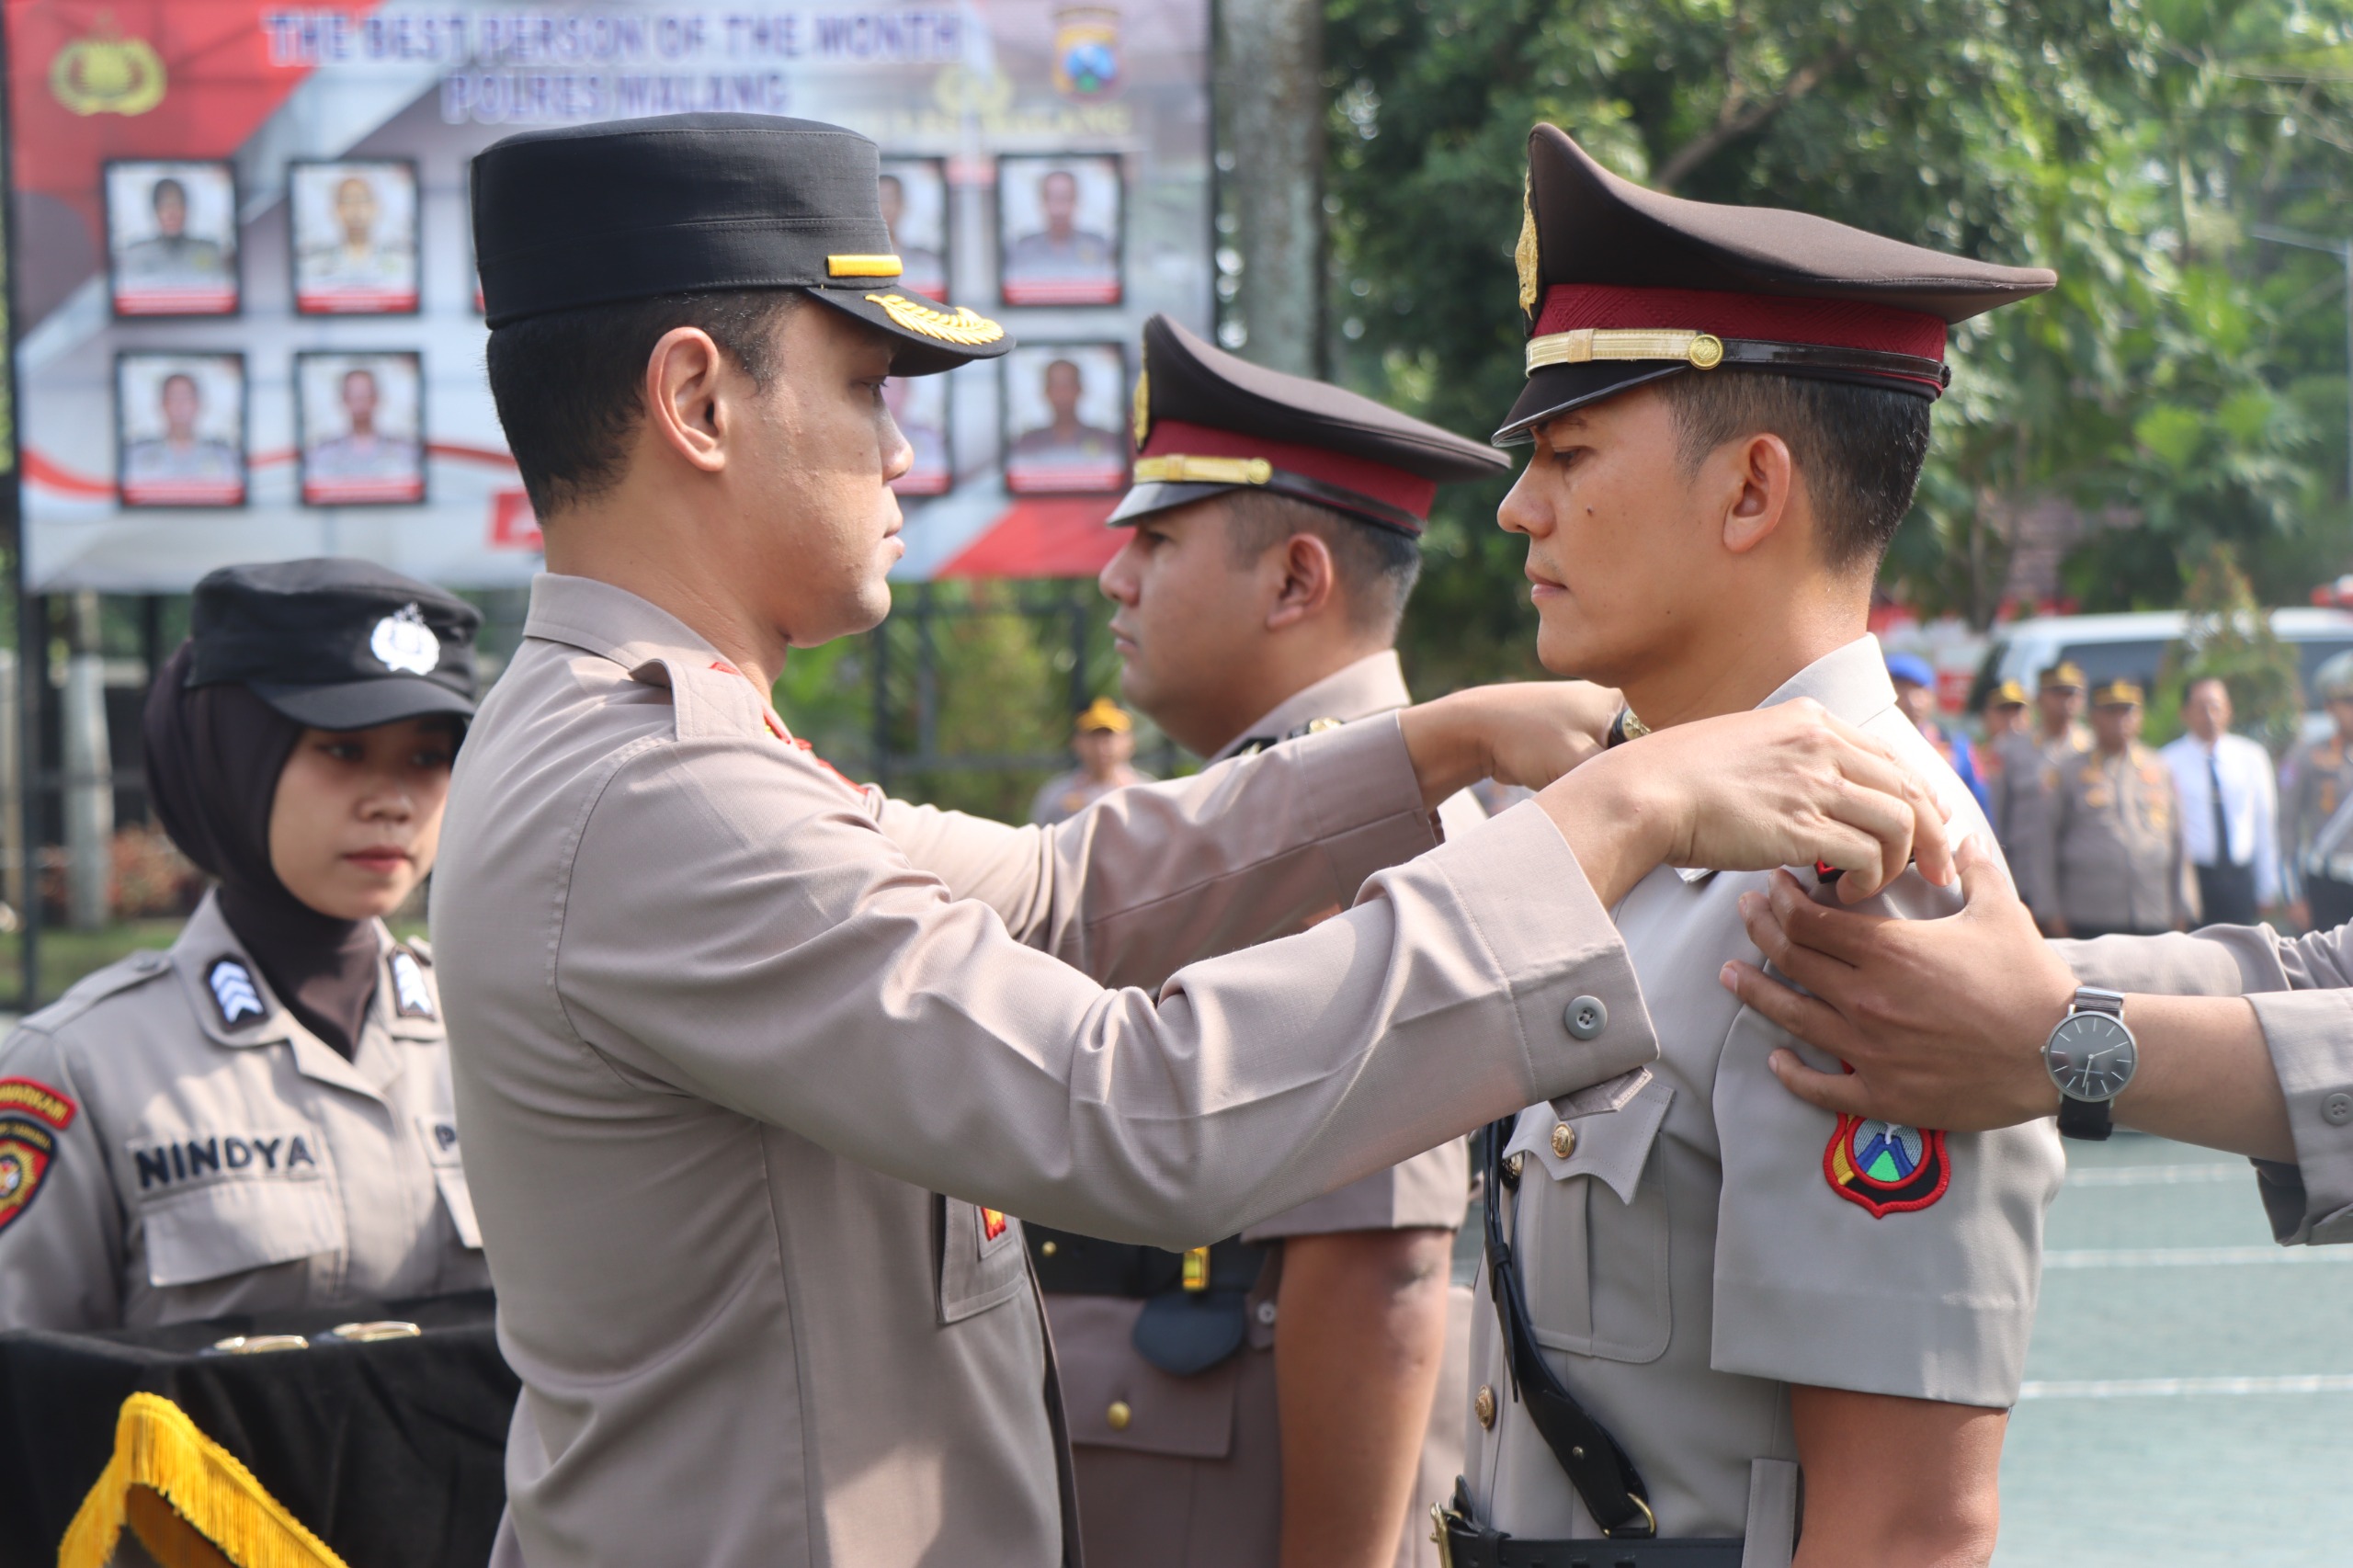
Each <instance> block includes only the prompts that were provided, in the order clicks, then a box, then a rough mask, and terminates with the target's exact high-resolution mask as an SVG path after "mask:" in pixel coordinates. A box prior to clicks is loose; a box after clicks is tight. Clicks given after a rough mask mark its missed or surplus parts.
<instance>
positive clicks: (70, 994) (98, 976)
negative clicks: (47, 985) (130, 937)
mask: <svg viewBox="0 0 2353 1568" xmlns="http://www.w3.org/2000/svg"><path fill="white" fill-rule="evenodd" d="M171 972H172V960H171V955H169V954H168V953H161V952H156V951H153V950H152V949H150V950H149V951H146V952H138V953H133V954H131V956H130V957H129V958H127V959H121V960H117V961H116V962H113V963H110V964H108V965H107V967H106V968H104V969H102V970H99V971H97V972H96V973H95V974H87V975H85V976H83V977H82V978H81V979H80V980H78V981H76V982H74V985H73V986H72V987H71V988H70V989H69V990H68V991H67V992H66V993H65V994H64V995H63V996H60V997H59V998H58V999H57V1000H56V1001H54V1002H51V1004H50V1005H49V1006H46V1007H43V1008H42V1009H41V1010H40V1011H39V1012H37V1013H35V1014H33V1015H32V1016H31V1017H28V1018H27V1019H25V1021H24V1027H25V1028H28V1029H39V1030H40V1031H41V1032H43V1033H44V1034H54V1033H55V1032H57V1030H59V1029H61V1028H64V1027H65V1026H66V1025H67V1024H70V1023H72V1022H73V1021H74V1019H76V1018H78V1017H81V1016H82V1015H83V1014H85V1013H86V1012H88V1011H89V1010H90V1009H91V1008H93V1007H95V1006H97V1005H98V1004H99V1003H101V1002H103V1001H105V1000H106V999H107V998H108V997H109V996H113V995H116V994H119V993H121V992H125V991H129V990H131V988H132V987H133V986H138V985H144V984H146V983H148V982H149V981H151V980H155V979H157V978H159V977H161V976H163V975H166V974H169V973H171Z"/></svg>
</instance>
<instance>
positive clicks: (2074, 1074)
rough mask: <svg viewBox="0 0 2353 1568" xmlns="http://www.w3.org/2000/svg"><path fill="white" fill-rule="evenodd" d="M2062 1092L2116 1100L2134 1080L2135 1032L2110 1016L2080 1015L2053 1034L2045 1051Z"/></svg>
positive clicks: (2071, 1018) (2077, 1095)
mask: <svg viewBox="0 0 2353 1568" xmlns="http://www.w3.org/2000/svg"><path fill="white" fill-rule="evenodd" d="M2042 1056H2043V1061H2044V1062H2046V1063H2047V1064H2048V1065H2049V1066H2050V1068H2051V1077H2052V1082H2054V1083H2056V1084H2057V1085H2059V1092H2060V1093H2061V1094H2063V1095H2065V1096H2068V1097H2070V1098H2072V1099H2078V1100H2104V1099H2109V1098H2111V1097H2113V1096H2115V1095H2117V1094H2118V1093H2119V1092H2120V1091H2121V1090H2122V1089H2123V1087H2124V1085H2127V1084H2129V1083H2131V1081H2132V1069H2133V1066H2134V1065H2135V1063H2136V1062H2137V1060H2138V1058H2137V1054H2136V1052H2135V1051H2134V1048H2133V1044H2132V1031H2131V1030H2130V1029H2128V1028H2125V1027H2124V1026H2123V1025H2122V1024H2121V1023H2120V1022H2119V1021H2117V1020H2116V1019H2114V1018H2112V1017H2109V1016H2108V1015H2107V1014H2106V1013H2077V1014H2075V1016H2074V1017H2070V1018H2068V1019H2067V1020H2066V1021H2065V1022H2063V1023H2062V1024H2061V1025H2060V1026H2059V1027H2058V1028H2055V1029H2053V1030H2052V1031H2051V1043H2050V1044H2049V1045H2048V1046H2046V1047H2045V1048H2044V1049H2043V1053H2042Z"/></svg>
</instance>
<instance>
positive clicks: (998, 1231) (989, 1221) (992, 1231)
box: [981, 1209, 1007, 1243]
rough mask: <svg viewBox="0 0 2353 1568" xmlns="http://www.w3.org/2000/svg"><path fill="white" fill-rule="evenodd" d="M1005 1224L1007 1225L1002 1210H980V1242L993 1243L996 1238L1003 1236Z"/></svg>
mask: <svg viewBox="0 0 2353 1568" xmlns="http://www.w3.org/2000/svg"><path fill="white" fill-rule="evenodd" d="M1006 1223H1007V1221H1006V1217H1005V1210H1002V1209H983V1210H981V1240H982V1241H983V1243H987V1242H993V1241H995V1240H996V1239H997V1237H999V1236H1001V1235H1003V1234H1005V1228H1006Z"/></svg>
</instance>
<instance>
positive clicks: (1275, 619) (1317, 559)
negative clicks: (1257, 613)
mask: <svg viewBox="0 0 2353 1568" xmlns="http://www.w3.org/2000/svg"><path fill="white" fill-rule="evenodd" d="M1268 560H1269V562H1270V563H1272V564H1275V565H1277V566H1279V568H1280V570H1281V572H1282V578H1281V581H1280V583H1279V585H1278V586H1277V589H1276V593H1275V602H1274V603H1273V605H1272V606H1270V607H1269V608H1267V631H1280V630H1282V629H1283V628H1284V627H1286V626H1292V625H1296V624H1297V623H1299V622H1300V621H1302V620H1305V619H1308V618H1309V617H1311V616H1313V615H1317V614H1320V613H1322V611H1323V609H1324V607H1325V606H1326V605H1328V604H1330V603H1331V602H1332V596H1333V595H1334V594H1336V593H1337V592H1338V591H1339V585H1338V582H1337V578H1338V570H1339V569H1338V567H1337V566H1336V563H1335V562H1333V560H1332V547H1331V545H1330V544H1329V543H1327V542H1325V541H1324V540H1323V539H1322V538H1320V537H1319V536H1317V535H1315V534H1312V533H1296V534H1293V535H1291V536H1290V538H1289V539H1287V540H1283V542H1282V543H1280V544H1279V545H1277V546H1276V547H1275V548H1274V550H1273V551H1269V552H1268Z"/></svg>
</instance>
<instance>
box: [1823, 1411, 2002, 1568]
mask: <svg viewBox="0 0 2353 1568" xmlns="http://www.w3.org/2000/svg"><path fill="white" fill-rule="evenodd" d="M1790 1422H1791V1425H1792V1426H1794V1428H1795V1431H1796V1437H1797V1443H1798V1463H1799V1464H1800V1466H1802V1468H1803V1470H1804V1472H1805V1517H1804V1520H1803V1523H1802V1528H1801V1529H1800V1532H1799V1538H1798V1552H1797V1558H1796V1561H1795V1563H1794V1564H1793V1568H1847V1565H1848V1564H1854V1563H1877V1562H1905V1563H1919V1564H1924V1565H1926V1564H1935V1565H1936V1568H1963V1565H1965V1564H1977V1563H1983V1562H1987V1561H1988V1560H1990V1559H1991V1558H1992V1557H1993V1555H1994V1532H1995V1525H1996V1523H1997V1522H1998V1520H1999V1517H2000V1512H2001V1509H2000V1503H1999V1492H1998V1487H1997V1484H1996V1483H1997V1480H1998V1475H1999V1471H2000V1469H2001V1463H2002V1434H2003V1431H2004V1429H2005V1428H2006V1426H2007V1425H2008V1422H2009V1415H2008V1413H2007V1412H2006V1411H2000V1410H1984V1409H1980V1408H1978V1407H1977V1406H1975V1405H1968V1404H1944V1403H1938V1402H1936V1401H1934V1400H1926V1399H1898V1398H1896V1397H1894V1396H1893V1395H1891V1394H1882V1393H1855V1392H1850V1391H1848V1390H1846V1389H1824V1388H1809V1387H1805V1386H1803V1385H1795V1386H1792V1387H1791V1388H1790Z"/></svg>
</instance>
